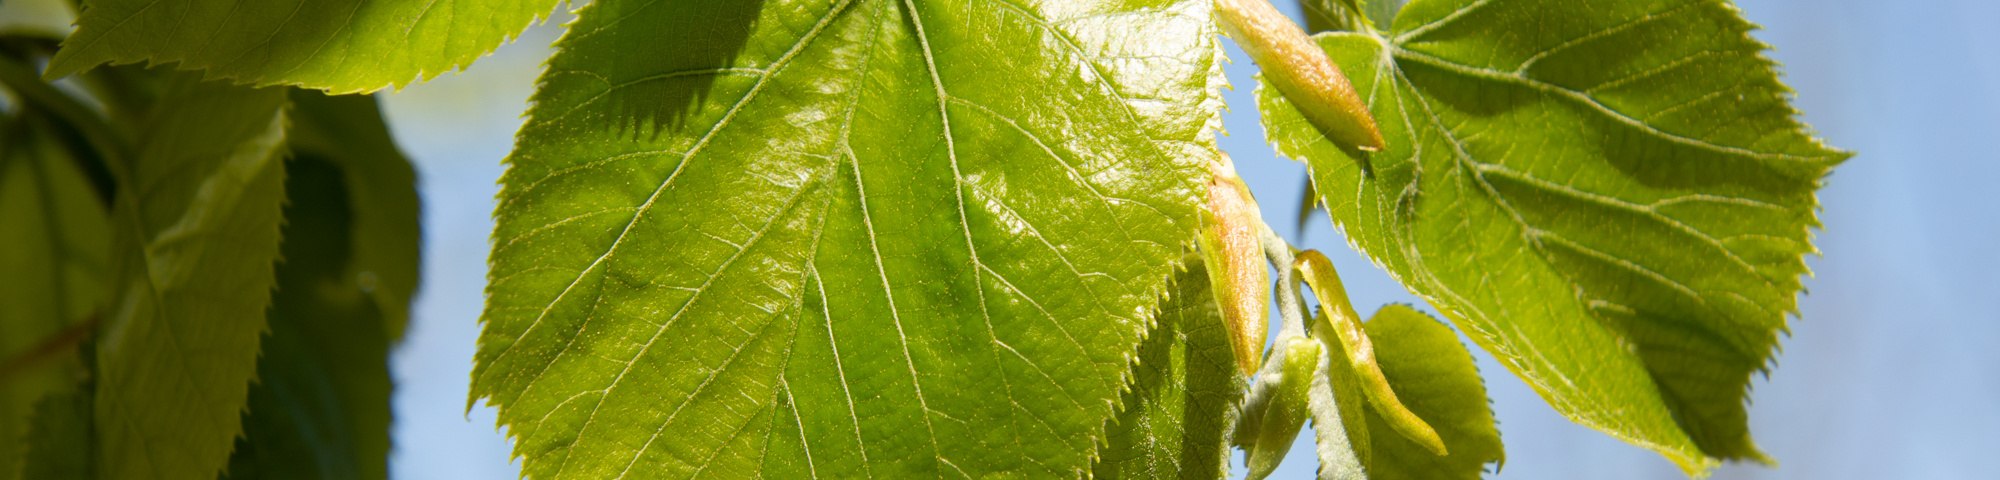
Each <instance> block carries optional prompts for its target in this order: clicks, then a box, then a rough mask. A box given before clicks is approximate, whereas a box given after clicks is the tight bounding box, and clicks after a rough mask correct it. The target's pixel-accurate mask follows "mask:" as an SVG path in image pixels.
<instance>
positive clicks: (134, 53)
mask: <svg viewBox="0 0 2000 480" xmlns="http://www.w3.org/2000/svg"><path fill="white" fill-rule="evenodd" d="M558 3H559V1H558V0H256V1H232V0H87V1H85V2H84V8H83V13H82V15H81V18H79V19H78V20H77V29H76V32H75V33H72V34H70V36H69V38H68V39H67V40H64V41H63V49H62V51H61V52H59V53H57V54H56V57H55V59H54V60H52V61H50V63H49V67H48V71H47V76H48V77H49V78H58V77H62V76H66V75H69V74H73V73H77V72H82V71H85V70H89V69H90V68H92V67H96V66H98V65H102V64H107V63H109V64H114V65H118V64H127V63H135V62H146V63H147V64H148V65H163V64H173V65H174V68H179V69H185V70H202V71H204V73H203V75H204V76H205V77H207V78H226V79H230V80H232V81H235V82H237V83H241V84H250V85H257V86H266V85H297V86H301V87H306V88H314V89H322V90H327V91H331V92H334V93H353V92H369V91H375V90H379V89H382V88H386V87H391V86H394V87H402V86H403V85H408V84H409V83H410V82H412V81H416V80H420V79H428V78H431V77H434V76H437V75H438V74H441V73H445V72H447V71H451V70H455V69H463V68H465V67H466V66H467V65H471V64H472V61H473V60H476V59H478V58H479V57H480V56H482V55H485V54H487V53H491V52H492V51H493V49H494V48H496V47H499V46H500V43H501V42H503V41H506V40H507V39H509V38H512V37H514V36H515V35H519V34H520V33H521V31H522V30H524V29H526V28H528V25H529V24H530V23H533V22H534V21H536V20H538V19H542V18H546V17H548V15H549V13H550V12H552V11H554V9H555V7H556V5H557V4H558Z"/></svg>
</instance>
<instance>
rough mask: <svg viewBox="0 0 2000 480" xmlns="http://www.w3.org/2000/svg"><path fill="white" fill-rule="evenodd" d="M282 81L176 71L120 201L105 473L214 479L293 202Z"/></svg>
mask: <svg viewBox="0 0 2000 480" xmlns="http://www.w3.org/2000/svg"><path fill="white" fill-rule="evenodd" d="M284 101H285V92H284V89H275V88H274V89H256V90H253V89H247V88H240V87H231V86H227V85H223V84H219V83H213V82H208V83H204V82H199V81H198V79H196V78H195V76H194V75H178V76H177V77H176V78H175V79H174V81H173V82H172V83H171V84H170V85H169V86H168V87H167V89H166V91H165V93H164V94H163V95H162V97H161V99H160V101H159V103H158V104H156V105H155V107H154V111H153V113H152V115H151V117H149V118H148V119H147V125H148V128H147V129H146V130H145V131H144V132H143V133H142V134H141V136H140V143H139V144H138V148H137V154H136V156H135V157H134V158H133V162H132V168H131V169H130V170H129V171H126V172H123V173H122V175H121V177H120V180H121V181H120V182H119V185H120V187H119V193H118V203H117V205H116V206H115V207H114V209H113V213H112V223H113V230H114V231H113V236H112V241H113V247H112V256H113V257H112V258H113V262H112V265H113V266H114V267H113V272H114V278H116V279H117V280H116V281H114V282H113V283H112V289H111V290H112V292H113V300H112V302H111V305H112V307H111V308H112V310H111V311H110V312H108V313H109V316H108V317H107V318H106V322H105V323H104V325H103V327H102V328H101V329H100V332H99V336H98V343H97V359H96V364H97V376H96V377H95V380H96V382H97V385H96V388H97V397H96V400H95V401H94V402H93V403H94V404H95V409H96V413H95V415H94V416H95V418H96V420H95V422H94V423H95V425H96V429H97V434H96V439H95V440H96V442H97V454H98V465H99V468H100V471H99V474H100V478H105V479H187V480H197V479H199V480H207V479H212V478H215V475H216V473H218V472H219V471H220V470H221V469H222V467H223V464H224V462H225V461H227V460H228V458H229V451H230V446H231V445H232V442H233V440H234V437H235V436H236V434H237V432H238V430H239V428H238V427H239V426H240V418H239V416H240V415H241V413H242V411H243V408H244V392H245V391H246V389H247V388H248V387H249V383H250V377H251V374H252V373H253V372H254V371H255V368H256V364H257V345H258V340H257V337H258V335H259V334H260V333H262V332H263V331H264V308H265V306H266V305H267V304H268V303H269V300H270V290H271V286H272V281H273V280H272V266H271V265H272V261H273V260H275V259H276V258H277V255H278V224H279V223H280V222H279V221H280V218H281V216H280V215H281V214H280V208H279V205H280V204H281V203H283V200H284V166H283V164H282V163H281V162H280V159H281V158H282V154H283V151H282V150H283V149H282V147H281V143H282V142H283V140H284V127H285V118H284V116H283V115H282V112H281V108H280V107H282V106H283V104H284Z"/></svg>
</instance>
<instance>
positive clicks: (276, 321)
mask: <svg viewBox="0 0 2000 480" xmlns="http://www.w3.org/2000/svg"><path fill="white" fill-rule="evenodd" d="M362 100H366V99H365V98H363V99H362ZM307 108H308V107H307V106H306V105H300V106H299V108H297V109H295V110H294V111H295V112H296V111H299V110H305V109H307ZM301 113H304V112H301ZM285 170H286V173H287V176H288V178H287V179H286V185H285V187H286V188H285V190H286V196H287V201H286V205H285V210H284V212H285V225H284V227H283V231H282V234H283V236H284V243H283V244H282V245H280V247H279V250H280V252H281V254H282V255H283V258H284V261H282V262H280V263H279V264H278V267H277V274H276V275H277V281H278V284H277V292H276V293H274V294H273V295H272V298H271V307H270V309H269V310H267V312H268V314H267V319H268V322H269V324H270V332H269V333H268V334H266V335H264V337H263V338H262V344H263V346H264V348H263V354H262V355H261V358H259V359H258V360H257V383H256V384H255V385H252V386H251V387H250V393H249V398H248V400H247V402H248V403H247V409H246V411H245V412H244V413H243V435H242V436H241V437H238V438H237V441H236V450H235V452H234V453H233V454H232V456H231V457H230V462H229V463H230V465H229V470H228V472H227V473H226V475H225V478H229V479H235V480H246V479H256V478H287V479H326V480H331V479H363V480H380V479H383V478H386V477H387V476H388V460H389V422H390V411H389V391H390V381H389V361H388V357H389V347H390V339H389V336H388V334H389V332H388V331H387V330H385V329H383V328H381V327H382V324H383V320H384V317H385V316H386V315H385V314H384V312H383V311H382V310H383V309H382V308H381V307H380V305H379V304H378V303H377V302H375V301H374V300H375V299H374V298H371V297H370V295H368V293H367V292H364V291H363V290H362V288H361V284H360V283H359V282H358V281H357V280H356V278H355V276H354V275H353V274H352V270H353V264H354V263H358V262H360V261H361V259H362V256H361V255H360V246H361V245H360V244H361V242H360V241H358V240H360V239H359V238H356V236H354V235H351V233H353V232H352V231H351V229H353V228H356V227H358V226H360V225H361V224H362V217H363V214H362V212H360V211H357V210H358V209H356V208H353V206H352V205H351V202H352V201H353V200H355V199H352V198H350V197H351V196H352V195H353V194H352V193H350V192H353V191H354V190H349V188H348V183H347V182H346V181H345V178H344V177H348V176H350V173H349V172H345V171H343V170H342V168H341V166H340V165H338V164H337V163H335V162H333V161H329V160H327V159H325V158H323V157H319V156H317V155H310V154H301V155H300V156H299V157H296V158H293V159H292V160H290V161H288V162H286V168H285Z"/></svg>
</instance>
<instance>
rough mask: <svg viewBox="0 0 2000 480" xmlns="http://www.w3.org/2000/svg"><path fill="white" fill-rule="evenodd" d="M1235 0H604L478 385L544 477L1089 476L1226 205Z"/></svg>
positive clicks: (565, 43) (569, 82) (518, 236)
mask: <svg viewBox="0 0 2000 480" xmlns="http://www.w3.org/2000/svg"><path fill="white" fill-rule="evenodd" d="M1208 9H1209V2H1207V1H1206V0H1179V1H1170V0H1153V1H1134V2H1119V3H1115V4H1112V3H1107V4H1097V3H1068V2H1065V3H1059V4H1047V5H1022V4H1015V3H1009V2H1006V1H998V0H966V1H947V0H938V1H921V2H920V1H916V0H905V1H888V0H867V1H832V2H829V1H825V0H801V1H785V2H780V1H771V2H766V3H764V4H762V5H759V4H757V3H754V2H738V1H723V0H717V1H708V2H694V1H687V2H635V1H619V0H607V1H600V2H595V3H592V4H591V5H589V6H588V7H585V8H584V9H583V10H582V11H581V12H580V14H579V17H578V19H577V20H576V22H575V23H574V24H573V25H572V26H571V28H570V30H569V33H567V34H566V35H565V36H564V37H563V39H562V40H561V41H560V42H559V44H558V45H559V47H560V51H559V52H558V53H557V54H556V56H555V57H553V58H552V59H550V61H549V67H548V70H547V72H546V73H545V74H544V75H543V77H542V79H541V87H540V89H539V91H538V92H537V93H536V95H535V97H534V107H533V108H532V109H531V110H530V112H529V120H528V123H527V125H525V126H524V127H523V128H522V130H521V132H520V134H519V136H518V139H517V142H518V143H517V146H516V149H515V151H514V153H513V155H512V156H511V157H509V160H508V161H509V163H510V167H509V169H508V171H507V173H506V175H505V176H504V177H503V179H502V183H503V187H502V191H501V194H500V204H499V207H498V208H497V211H496V214H495V217H496V219H497V226H496V227H495V231H494V240H493V243H494V249H493V253H492V256H491V261H492V268H491V270H490V273H489V275H490V278H491V281H490V284H489V286H488V293H489V297H488V303H487V309H486V312H485V315H484V317H483V321H484V322H485V330H484V332H483V334H482V337H481V339H480V350H479V353H478V356H477V364H476V366H475V370H474V380H473V386H472V395H473V397H474V399H477V398H486V399H488V401H489V402H490V403H492V404H495V405H498V406H499V407H500V413H499V421H500V423H501V424H502V425H503V426H506V427H507V429H508V433H509V434H510V435H511V436H513V437H515V438H516V441H517V443H516V447H515V448H516V450H515V451H516V453H517V454H518V455H521V456H523V457H525V460H524V463H523V470H524V472H525V473H526V474H527V475H528V476H529V477H530V478H536V479H557V478H592V479H595V478H615V477H619V476H621V475H622V476H625V477H626V478H686V477H702V478H709V477H717V478H744V477H749V476H752V475H757V474H762V475H764V476H766V477H772V478H803V477H806V476H811V475H819V476H828V477H870V476H872V477H875V478H939V477H949V478H957V477H961V476H971V477H984V476H989V475H991V476H1019V477H1038V478H1049V477H1071V478H1074V477H1081V476H1084V475H1085V474H1086V473H1087V471H1088V469H1090V468H1091V466H1092V457H1094V452H1095V451H1096V447H1097V445H1096V443H1095V442H1096V441H1097V440H1096V439H1097V438H1099V436H1100V435H1102V434H1103V433H1104V432H1105V425H1106V423H1107V422H1109V421H1110V420H1111V419H1112V418H1113V415H1114V414H1115V413H1116V411H1117V404H1118V401H1119V397H1120V393H1121V392H1122V391H1124V390H1125V388H1126V385H1125V382H1126V381H1127V379H1128V377H1129V376H1130V374H1129V372H1130V369H1131V364H1132V362H1133V360H1134V359H1135V357H1136V356H1137V355H1138V354H1139V351H1138V348H1139V345H1140V343H1141V340H1143V338H1144V336H1145V332H1146V330H1147V328H1148V326H1149V325H1151V324H1152V316H1153V312H1154V310H1155V309H1156V308H1158V305H1159V299H1160V298H1161V296H1162V294H1163V293H1164V292H1165V291H1166V289H1167V286H1168V278H1169V277H1170V276H1171V275H1172V273H1173V269H1174V268H1175V267H1174V265H1175V264H1176V263H1177V262H1179V261H1180V259H1181V257H1182V254H1183V253H1184V252H1185V251H1187V250H1188V246H1189V245H1191V243H1192V241H1193V233H1194V230H1195V228H1196V227H1197V226H1198V223H1197V222H1198V220H1199V217H1198V216H1197V208H1198V206H1199V205H1200V204H1201V201H1202V198H1201V192H1202V184H1201V182H1202V181H1204V180H1206V178H1207V170H1206V164H1207V162H1210V161H1214V160H1215V157H1214V156H1215V155H1216V154H1215V152H1214V151H1213V147H1212V144H1211V140H1210V139H1209V138H1208V132H1209V131H1210V129H1211V128H1214V127H1215V126H1216V125H1217V124H1218V123H1217V122H1218V120H1217V119H1218V117H1217V115H1216V112H1217V107H1218V104H1217V103H1216V102H1217V101H1218V100H1217V95H1216V89H1218V88H1220V79H1221V76H1220V71H1219V67H1220V66H1219V64H1218V62H1217V51H1218V48H1219V47H1218V45H1217V44H1216V43H1215V42H1216V40H1215V37H1214V31H1213V23H1212V22H1211V20H1210V14H1209V10H1208ZM1140 39H1143V40H1140Z"/></svg>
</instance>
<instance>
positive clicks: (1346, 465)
mask: <svg viewBox="0 0 2000 480" xmlns="http://www.w3.org/2000/svg"><path fill="white" fill-rule="evenodd" d="M1321 316H1323V315H1321ZM1310 325H1315V330H1316V331H1324V330H1323V329H1331V328H1333V327H1332V326H1331V324H1330V323H1328V322H1326V321H1325V319H1322V318H1317V317H1315V318H1314V320H1313V321H1312V323H1310ZM1322 350H1323V351H1325V352H1326V354H1325V358H1322V359H1321V360H1320V365H1319V374H1318V375H1313V384H1312V388H1311V389H1310V390H1307V391H1306V409H1307V411H1308V412H1310V413H1311V414H1312V421H1313V423H1312V425H1313V444H1314V447H1315V450H1316V452H1317V453H1318V454H1319V475H1318V477H1319V478H1321V479H1323V480H1363V479H1364V478H1365V477H1363V476H1362V474H1363V470H1364V467H1363V466H1364V465H1367V464H1368V462H1369V461H1370V459H1371V458H1373V457H1374V453H1375V452H1374V448H1373V447H1374V443H1373V442H1372V441H1371V440H1370V437H1372V436H1373V435H1374V434H1373V433H1371V432H1369V431H1368V420H1367V417H1366V416H1365V413H1366V412H1367V410H1368V397H1367V395H1368V393H1367V391H1366V390H1365V389H1364V388H1363V386H1362V381H1361V374H1360V373H1359V372H1356V371H1355V369H1353V368H1348V367H1347V366H1348V365H1350V364H1351V363H1352V362H1353V360H1351V359H1350V357H1348V356H1347V350H1346V349H1344V348H1326V349H1322ZM1336 425H1337V426H1339V428H1333V427H1334V426H1336ZM1382 434H1383V435H1396V434H1397V433H1396V432H1393V431H1386V430H1385V431H1383V432H1382Z"/></svg>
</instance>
